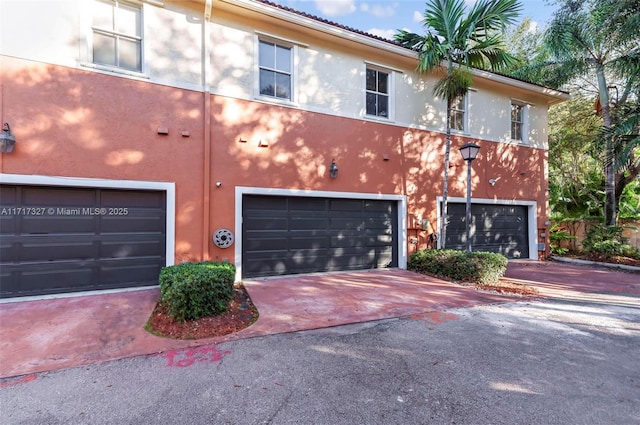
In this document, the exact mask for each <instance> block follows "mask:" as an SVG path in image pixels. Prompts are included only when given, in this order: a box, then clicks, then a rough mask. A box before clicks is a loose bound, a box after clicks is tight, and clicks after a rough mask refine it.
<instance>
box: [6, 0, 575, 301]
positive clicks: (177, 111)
mask: <svg viewBox="0 0 640 425" xmlns="http://www.w3.org/2000/svg"><path fill="white" fill-rule="evenodd" d="M0 8H1V10H0V20H1V21H0V37H1V40H2V43H1V44H0V55H1V56H0V61H1V63H0V65H1V66H0V78H1V90H2V92H1V102H0V118H1V120H2V123H3V124H4V123H7V124H8V127H9V128H10V130H11V132H12V134H13V136H14V137H15V148H14V149H13V151H12V152H8V151H7V152H3V153H1V154H0V172H1V175H0V181H1V193H0V203H1V205H0V208H1V209H2V214H1V215H0V226H1V227H0V232H1V241H0V242H1V251H0V255H1V257H0V261H1V266H2V267H1V273H2V276H1V296H2V297H5V298H10V297H23V296H42V295H46V294H55V293H66V292H79V291H89V290H102V289H119V288H128V287H141V286H148V285H155V284H157V282H158V273H159V271H160V269H161V267H163V266H166V265H171V264H175V263H180V262H184V261H200V260H218V261H230V262H232V263H234V264H235V265H236V267H237V279H238V280H241V279H247V278H257V277H263V276H273V275H281V274H295V273H308V272H323V271H334V270H357V269H368V268H378V267H399V268H405V267H406V265H407V259H408V257H409V255H411V253H412V252H414V251H415V250H417V249H423V248H427V247H431V246H432V245H433V243H434V241H435V240H436V239H437V238H435V237H434V236H435V235H437V229H438V223H439V220H440V219H441V217H440V213H439V211H440V205H441V203H442V197H441V195H442V189H443V188H442V174H443V162H444V141H445V122H446V120H445V115H446V103H445V101H444V100H443V99H439V98H436V97H434V96H433V92H432V91H433V87H434V84H435V82H436V81H437V80H438V78H439V77H440V76H441V75H439V74H438V73H434V74H433V75H420V74H417V73H416V72H415V71H414V70H415V68H416V65H417V55H416V54H415V52H413V51H411V50H408V49H405V48H403V47H400V46H399V45H397V44H395V43H393V42H391V41H388V40H385V39H382V38H379V37H376V36H373V35H370V34H366V33H363V32H361V31H357V30H354V29H350V28H347V27H344V26H341V25H340V24H337V23H333V22H328V21H326V20H323V19H320V18H317V17H314V16H309V15H307V14H304V13H300V12H297V11H295V10H292V9H289V8H286V7H282V6H279V5H276V4H273V3H271V2H269V1H263V0H193V1H171V0H166V1H160V0H145V1H120V0H48V1H40V2H38V1H29V2H24V1H20V0H3V1H2V2H1V3H0ZM25 22H29V25H24V23H25ZM473 78H474V81H473V86H472V88H471V90H470V92H469V93H468V95H467V96H465V97H464V98H463V99H461V100H460V101H459V102H457V103H456V107H455V108H454V110H453V111H452V114H451V118H452V126H453V128H454V129H453V133H454V134H453V138H452V146H451V166H450V169H449V176H450V177H449V185H450V187H449V213H450V215H451V217H450V223H449V225H448V228H447V229H448V230H447V240H446V246H447V247H448V248H449V247H451V248H464V246H465V242H466V239H465V232H464V228H465V220H464V200H465V194H466V164H465V163H464V161H463V160H462V158H461V157H460V155H459V154H458V148H459V147H461V146H462V145H464V144H465V143H467V142H474V143H476V144H478V145H479V146H480V153H479V156H478V158H477V159H476V160H475V161H474V162H473V170H472V173H473V174H472V189H473V199H472V202H473V204H472V207H473V220H472V223H471V224H472V237H473V247H474V250H488V251H495V252H501V253H503V254H505V255H507V256H508V257H509V258H528V259H538V258H540V257H541V256H544V255H545V253H546V251H547V250H548V248H547V246H548V244H547V236H546V234H547V230H548V220H549V207H548V192H547V154H548V149H547V126H548V124H547V114H548V108H549V106H550V105H552V104H554V103H557V102H561V101H563V100H565V99H567V97H568V95H567V94H566V93H563V92H559V91H555V90H552V89H549V88H546V87H541V86H537V85H534V84H530V83H527V82H523V81H519V80H516V79H513V78H509V77H506V76H503V75H498V74H495V73H490V72H486V71H481V70H474V72H473Z"/></svg>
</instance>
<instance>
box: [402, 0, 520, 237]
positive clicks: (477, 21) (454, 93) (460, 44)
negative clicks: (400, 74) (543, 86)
mask: <svg viewBox="0 0 640 425" xmlns="http://www.w3.org/2000/svg"><path fill="white" fill-rule="evenodd" d="M520 10H521V5H520V3H519V2H518V0H479V1H478V2H476V3H475V4H474V5H473V7H472V8H471V10H469V12H468V14H467V15H466V16H465V11H466V9H465V3H464V0H430V1H429V2H428V3H427V5H426V9H425V12H424V20H423V25H424V29H425V34H423V35H419V34H415V33H410V32H408V31H405V30H398V32H397V33H396V35H395V36H394V39H395V41H397V42H398V43H400V44H402V45H403V46H405V47H407V48H410V49H413V50H415V51H416V52H417V53H418V66H417V68H416V69H417V71H418V72H420V73H430V72H432V71H433V70H434V68H436V67H444V68H445V69H446V74H445V76H444V77H443V78H442V79H440V80H439V81H438V83H437V84H436V86H435V87H434V90H433V94H434V95H435V96H437V97H440V98H442V99H446V102H447V116H446V128H447V133H446V139H445V156H444V176H443V189H442V214H441V216H442V222H441V224H440V240H441V248H445V241H446V225H447V222H448V214H447V195H448V181H449V154H450V150H451V106H452V104H453V103H454V102H455V101H456V100H457V99H458V98H460V97H462V96H464V95H466V94H467V92H468V91H469V87H471V84H472V83H473V79H472V74H471V68H472V67H476V68H487V67H488V68H490V69H491V70H501V69H503V68H506V67H507V66H508V65H510V64H512V63H513V62H514V58H513V56H512V55H511V54H509V53H507V52H506V51H505V50H504V49H503V34H504V31H505V29H506V27H507V26H508V25H510V24H512V23H513V22H514V21H515V19H516V18H517V17H518V14H519V12H520Z"/></svg>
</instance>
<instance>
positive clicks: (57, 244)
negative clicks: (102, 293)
mask: <svg viewBox="0 0 640 425" xmlns="http://www.w3.org/2000/svg"><path fill="white" fill-rule="evenodd" d="M0 210H1V211H0V212H1V215H0V237H1V240H0V245H1V249H0V267H1V281H0V297H3V298H6V297H17V296H25V295H43V294H55V293H63V292H73V291H88V290H95V289H113V288H125V287H135V286H146V285H155V284H157V283H158V275H159V273H160V269H161V267H162V266H164V265H165V264H166V263H165V258H166V254H165V238H166V235H165V233H166V201H165V193H164V192H162V191H138V190H115V189H95V188H68V187H47V186H22V185H2V186H0Z"/></svg>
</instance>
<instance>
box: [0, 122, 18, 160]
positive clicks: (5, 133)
mask: <svg viewBox="0 0 640 425" xmlns="http://www.w3.org/2000/svg"><path fill="white" fill-rule="evenodd" d="M15 147H16V138H15V137H14V135H13V133H12V132H11V128H10V127H9V124H8V123H4V125H3V126H2V133H0V152H4V153H11V152H13V148H15Z"/></svg>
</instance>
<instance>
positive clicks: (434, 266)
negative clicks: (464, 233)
mask: <svg viewBox="0 0 640 425" xmlns="http://www.w3.org/2000/svg"><path fill="white" fill-rule="evenodd" d="M408 269H409V270H413V271H416V272H418V273H428V274H433V275H436V276H442V277H447V278H449V279H453V280H457V281H464V282H471V283H483V284H495V283H498V281H499V279H500V278H501V277H502V276H504V273H505V272H506V270H507V258H506V257H505V256H503V255H501V254H496V253H493V252H467V251H456V250H452V249H439V250H431V249H427V250H421V251H416V252H414V253H413V254H412V255H411V258H410V259H409V263H408Z"/></svg>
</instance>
